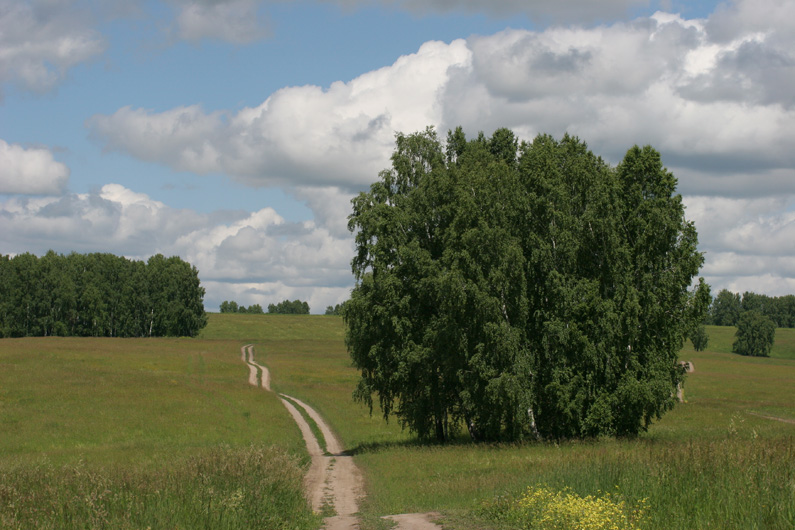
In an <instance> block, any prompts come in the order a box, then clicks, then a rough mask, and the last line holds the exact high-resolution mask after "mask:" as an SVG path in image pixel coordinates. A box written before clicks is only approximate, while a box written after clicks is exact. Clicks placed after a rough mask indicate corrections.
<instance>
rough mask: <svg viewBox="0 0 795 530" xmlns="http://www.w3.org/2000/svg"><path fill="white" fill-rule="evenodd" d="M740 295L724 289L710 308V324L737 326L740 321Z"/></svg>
mask: <svg viewBox="0 0 795 530" xmlns="http://www.w3.org/2000/svg"><path fill="white" fill-rule="evenodd" d="M741 310H742V304H741V301H740V295H739V294H736V293H732V292H731V291H728V290H726V289H722V290H721V291H720V292H719V293H718V296H716V297H715V301H714V302H712V307H711V308H710V323H711V324H714V325H716V326H736V325H737V322H738V321H739V320H740V311H741Z"/></svg>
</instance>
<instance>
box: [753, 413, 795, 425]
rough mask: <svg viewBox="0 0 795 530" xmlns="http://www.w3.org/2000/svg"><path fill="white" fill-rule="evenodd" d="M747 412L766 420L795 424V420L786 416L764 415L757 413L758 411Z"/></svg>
mask: <svg viewBox="0 0 795 530" xmlns="http://www.w3.org/2000/svg"><path fill="white" fill-rule="evenodd" d="M748 414H750V415H752V416H757V417H759V418H765V419H766V420H773V421H780V422H782V423H791V424H793V425H795V420H791V419H788V418H779V417H778V416H766V415H764V414H759V413H758V412H749V413H748Z"/></svg>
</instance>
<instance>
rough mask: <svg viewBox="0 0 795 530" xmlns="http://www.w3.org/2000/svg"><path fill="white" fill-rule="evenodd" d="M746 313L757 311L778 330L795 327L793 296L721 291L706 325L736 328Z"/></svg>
mask: <svg viewBox="0 0 795 530" xmlns="http://www.w3.org/2000/svg"><path fill="white" fill-rule="evenodd" d="M746 311H758V312H760V313H762V314H763V315H765V316H766V317H768V318H769V319H770V320H772V321H773V322H774V324H775V325H776V327H779V328H793V327H795V295H791V294H788V295H785V296H768V295H765V294H757V293H753V292H749V291H746V292H744V293H743V294H742V296H740V293H733V292H731V291H729V290H727V289H722V290H721V291H720V292H719V293H718V295H717V296H716V297H715V301H714V302H713V303H712V307H710V312H709V319H708V323H710V324H715V325H716V326H736V325H738V323H739V322H740V317H741V316H742V314H743V313H744V312H746Z"/></svg>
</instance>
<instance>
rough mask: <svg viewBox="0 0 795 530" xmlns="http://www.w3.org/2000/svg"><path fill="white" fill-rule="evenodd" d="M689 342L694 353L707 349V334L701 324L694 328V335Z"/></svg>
mask: <svg viewBox="0 0 795 530" xmlns="http://www.w3.org/2000/svg"><path fill="white" fill-rule="evenodd" d="M690 340H691V341H692V342H693V349H695V350H696V351H704V350H706V349H707V346H708V345H709V335H708V334H707V328H706V327H705V326H704V325H703V324H702V325H700V326H698V327H697V328H696V331H695V333H693V334H692V335H691V336H690Z"/></svg>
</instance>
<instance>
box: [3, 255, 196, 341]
mask: <svg viewBox="0 0 795 530" xmlns="http://www.w3.org/2000/svg"><path fill="white" fill-rule="evenodd" d="M203 299H204V288H203V287H202V286H201V283H200V282H199V276H198V271H197V270H196V267H193V266H192V265H191V264H190V263H187V262H185V261H183V260H182V259H180V258H179V257H176V256H174V257H170V258H165V257H163V256H162V255H161V254H157V255H156V256H152V257H151V258H149V260H148V261H146V262H143V261H133V260H128V259H127V258H123V257H119V256H114V255H113V254H100V253H96V254H76V253H71V254H69V255H62V254H56V253H55V252H53V251H50V252H48V253H47V254H46V255H44V256H42V257H41V258H39V257H37V256H35V255H33V254H27V253H26V254H19V255H17V256H14V257H13V258H12V257H9V256H0V337H30V336H48V335H73V336H82V337H157V336H195V335H196V334H198V333H199V331H200V330H201V329H202V328H203V327H204V326H205V325H206V324H207V316H206V314H205V312H204V303H203Z"/></svg>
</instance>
